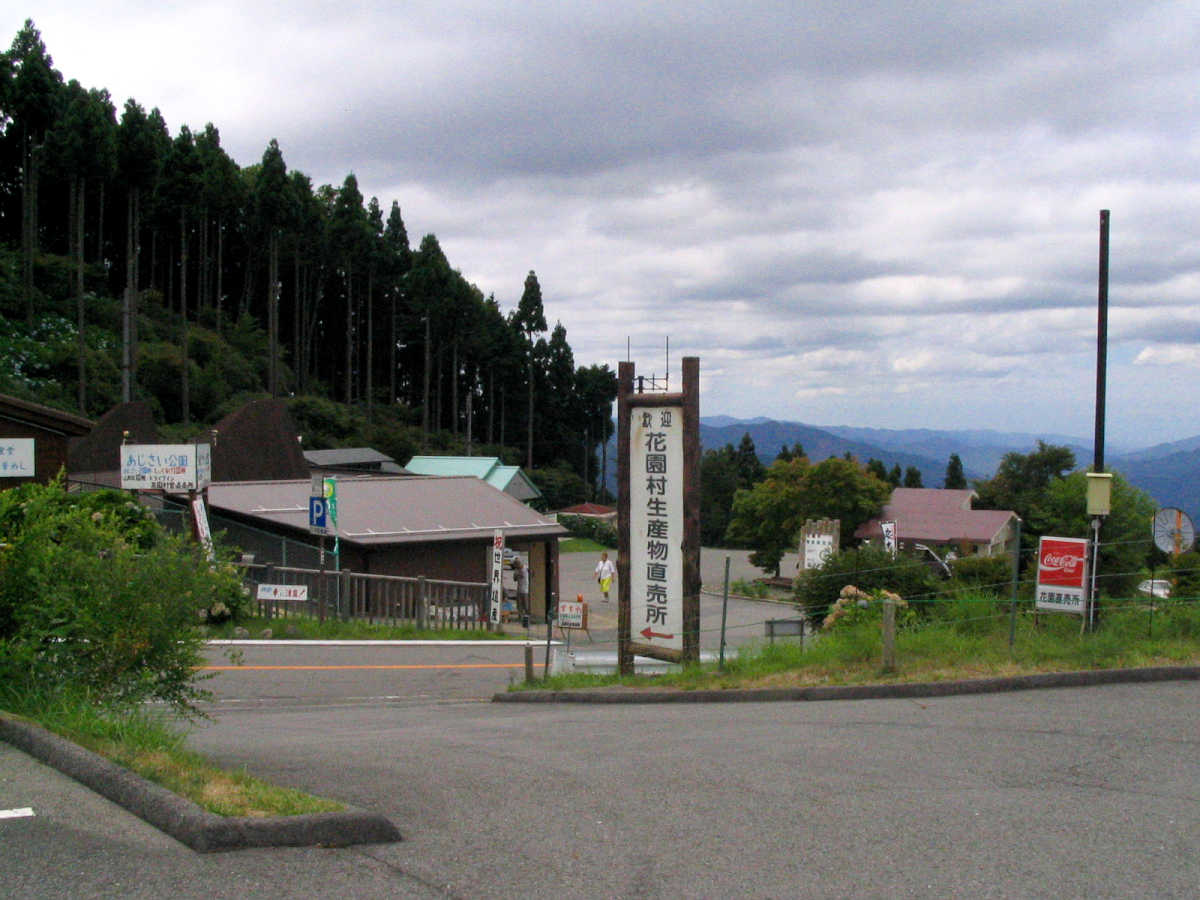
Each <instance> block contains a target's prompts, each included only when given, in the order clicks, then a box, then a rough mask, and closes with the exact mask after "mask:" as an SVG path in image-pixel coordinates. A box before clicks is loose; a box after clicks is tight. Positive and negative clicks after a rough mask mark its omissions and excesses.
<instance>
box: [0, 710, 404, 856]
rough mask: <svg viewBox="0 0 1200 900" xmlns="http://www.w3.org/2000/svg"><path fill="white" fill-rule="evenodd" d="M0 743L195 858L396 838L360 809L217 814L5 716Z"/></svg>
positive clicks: (389, 826)
mask: <svg viewBox="0 0 1200 900" xmlns="http://www.w3.org/2000/svg"><path fill="white" fill-rule="evenodd" d="M0 740H4V741H7V742H8V743H10V744H12V745H13V746H14V747H16V748H17V749H19V750H22V751H24V752H25V753H27V754H29V755H30V756H32V757H34V758H35V759H37V760H40V761H41V762H43V763H45V764H46V765H48V766H51V767H52V768H55V769H58V771H60V772H62V773H63V774H64V775H67V776H69V777H71V778H74V779H75V780H76V781H78V782H80V783H81V784H83V785H85V786H87V787H89V788H91V789H92V790H93V791H95V792H96V793H98V794H100V795H101V796H103V797H107V798H108V799H109V800H111V801H112V802H113V803H116V804H117V805H118V806H123V807H124V808H125V809H127V810H129V812H131V813H133V814H134V815H135V816H138V817H139V818H142V819H144V820H145V821H147V822H149V823H150V824H151V825H153V826H154V827H156V828H158V829H160V830H161V831H164V832H166V833H167V834H169V835H171V837H173V838H175V839H176V840H178V841H179V842H180V843H183V844H186V845H187V846H188V847H191V848H192V849H193V850H196V851H198V852H200V853H212V852H216V851H221V850H244V849H247V848H249V847H311V846H315V845H323V846H330V847H344V846H347V845H350V844H381V843H389V842H392V841H398V840H400V832H399V831H398V830H397V829H396V826H395V825H393V824H392V823H391V822H390V821H389V820H388V819H386V818H384V817H383V816H381V815H378V814H376V813H370V812H366V811H365V810H358V809H347V810H345V811H343V812H332V813H313V814H309V815H302V816H277V817H273V818H249V817H227V816H219V815H217V814H215V813H211V812H208V811H207V810H204V809H201V808H200V807H199V806H197V805H196V804H194V803H192V802H191V801H190V800H186V799H184V798H183V797H180V796H179V795H178V794H175V793H173V792H171V791H169V790H167V789H166V788H164V787H161V786H160V785H157V784H154V783H153V782H151V781H148V780H146V779H145V778H142V777H141V776H140V775H136V774H134V773H133V772H131V771H129V770H128V769H126V768H123V767H122V766H118V765H117V764H116V763H113V762H110V761H109V760H107V759H105V758H104V757H102V756H99V755H97V754H95V753H92V752H91V751H90V750H86V749H84V748H83V747H80V746H79V745H78V744H75V743H73V742H71V741H69V740H67V739H66V738H63V737H60V736H59V735H57V734H54V733H53V732H50V731H47V730H46V729H44V728H42V727H41V726H40V725H35V724H33V723H32V722H26V721H24V720H22V719H18V718H16V717H14V716H10V715H8V714H6V713H3V712H0Z"/></svg>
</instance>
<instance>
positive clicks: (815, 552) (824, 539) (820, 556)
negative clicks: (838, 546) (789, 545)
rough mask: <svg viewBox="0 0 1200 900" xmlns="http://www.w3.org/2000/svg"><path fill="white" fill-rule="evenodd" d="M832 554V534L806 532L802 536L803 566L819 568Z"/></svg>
mask: <svg viewBox="0 0 1200 900" xmlns="http://www.w3.org/2000/svg"><path fill="white" fill-rule="evenodd" d="M832 555H833V535H832V534H807V535H805V536H804V568H806V569H819V568H821V566H823V565H825V561H826V560H827V559H829V557H830V556H832Z"/></svg>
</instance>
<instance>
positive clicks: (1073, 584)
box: [1036, 537, 1088, 615]
mask: <svg viewBox="0 0 1200 900" xmlns="http://www.w3.org/2000/svg"><path fill="white" fill-rule="evenodd" d="M1087 563H1088V542H1087V540H1086V539H1084V538H1057V537H1044V538H1042V539H1041V542H1040V543H1039V544H1038V577H1037V589H1036V599H1037V608H1038V609H1045V610H1055V611H1057V612H1069V613H1078V614H1080V615H1082V614H1083V613H1084V612H1085V610H1086V608H1087V571H1088V566H1087Z"/></svg>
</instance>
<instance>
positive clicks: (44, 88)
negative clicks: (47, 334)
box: [5, 19, 63, 324]
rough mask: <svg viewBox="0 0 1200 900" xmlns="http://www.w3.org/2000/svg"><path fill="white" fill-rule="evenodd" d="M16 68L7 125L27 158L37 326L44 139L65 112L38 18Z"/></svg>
mask: <svg viewBox="0 0 1200 900" xmlns="http://www.w3.org/2000/svg"><path fill="white" fill-rule="evenodd" d="M8 61H9V66H10V67H11V68H10V72H11V75H10V78H9V86H8V89H7V91H6V94H7V99H6V104H7V111H8V114H9V115H10V116H11V117H12V124H11V125H10V126H9V128H7V129H5V137H7V136H8V134H9V133H10V132H11V134H12V135H13V137H14V138H15V139H16V140H17V142H18V147H19V154H20V159H21V224H22V230H21V264H22V280H21V290H22V295H23V297H24V299H25V315H26V320H27V322H28V323H29V324H33V316H34V288H33V260H34V257H35V256H36V254H37V252H38V234H39V231H40V228H39V226H38V190H39V178H40V175H41V160H42V148H43V142H44V141H45V138H46V132H47V131H48V130H49V129H50V128H51V127H52V126H53V125H54V122H55V120H56V119H57V117H58V114H59V106H60V103H61V97H60V94H61V92H62V89H63V86H62V82H63V77H62V74H61V73H60V72H59V71H58V70H57V69H55V68H54V60H53V59H52V58H51V56H50V54H49V53H47V52H46V45H45V44H44V43H43V42H42V35H41V32H40V31H38V30H37V28H35V27H34V24H33V20H32V19H26V20H25V26H24V27H23V28H22V29H21V30H20V31H19V32H17V36H16V37H15V38H13V42H12V46H11V47H10V48H9V51H8Z"/></svg>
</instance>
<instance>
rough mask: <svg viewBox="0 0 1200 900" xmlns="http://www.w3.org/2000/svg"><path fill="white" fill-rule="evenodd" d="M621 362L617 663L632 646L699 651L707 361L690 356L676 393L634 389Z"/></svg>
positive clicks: (673, 655)
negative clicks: (703, 381) (702, 405)
mask: <svg viewBox="0 0 1200 900" xmlns="http://www.w3.org/2000/svg"><path fill="white" fill-rule="evenodd" d="M635 383H637V384H640V385H644V384H645V382H644V381H639V380H638V379H635V376H634V367H633V363H631V362H622V363H621V364H620V366H619V369H618V395H617V425H618V452H619V454H620V472H619V485H620V488H619V498H618V503H617V513H618V521H619V526H620V527H619V537H618V555H617V571H618V575H619V578H620V584H619V587H620V609H619V612H618V664H619V668H620V671H621V672H622V673H623V674H630V673H632V672H633V658H634V655H635V654H638V655H642V656H649V657H652V658H655V659H663V660H668V661H671V662H683V663H688V662H698V661H699V659H700V476H699V471H700V360H699V359H698V358H696V357H684V359H683V385H682V387H683V390H682V391H681V392H679V393H640V392H635V389H634V385H635Z"/></svg>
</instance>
